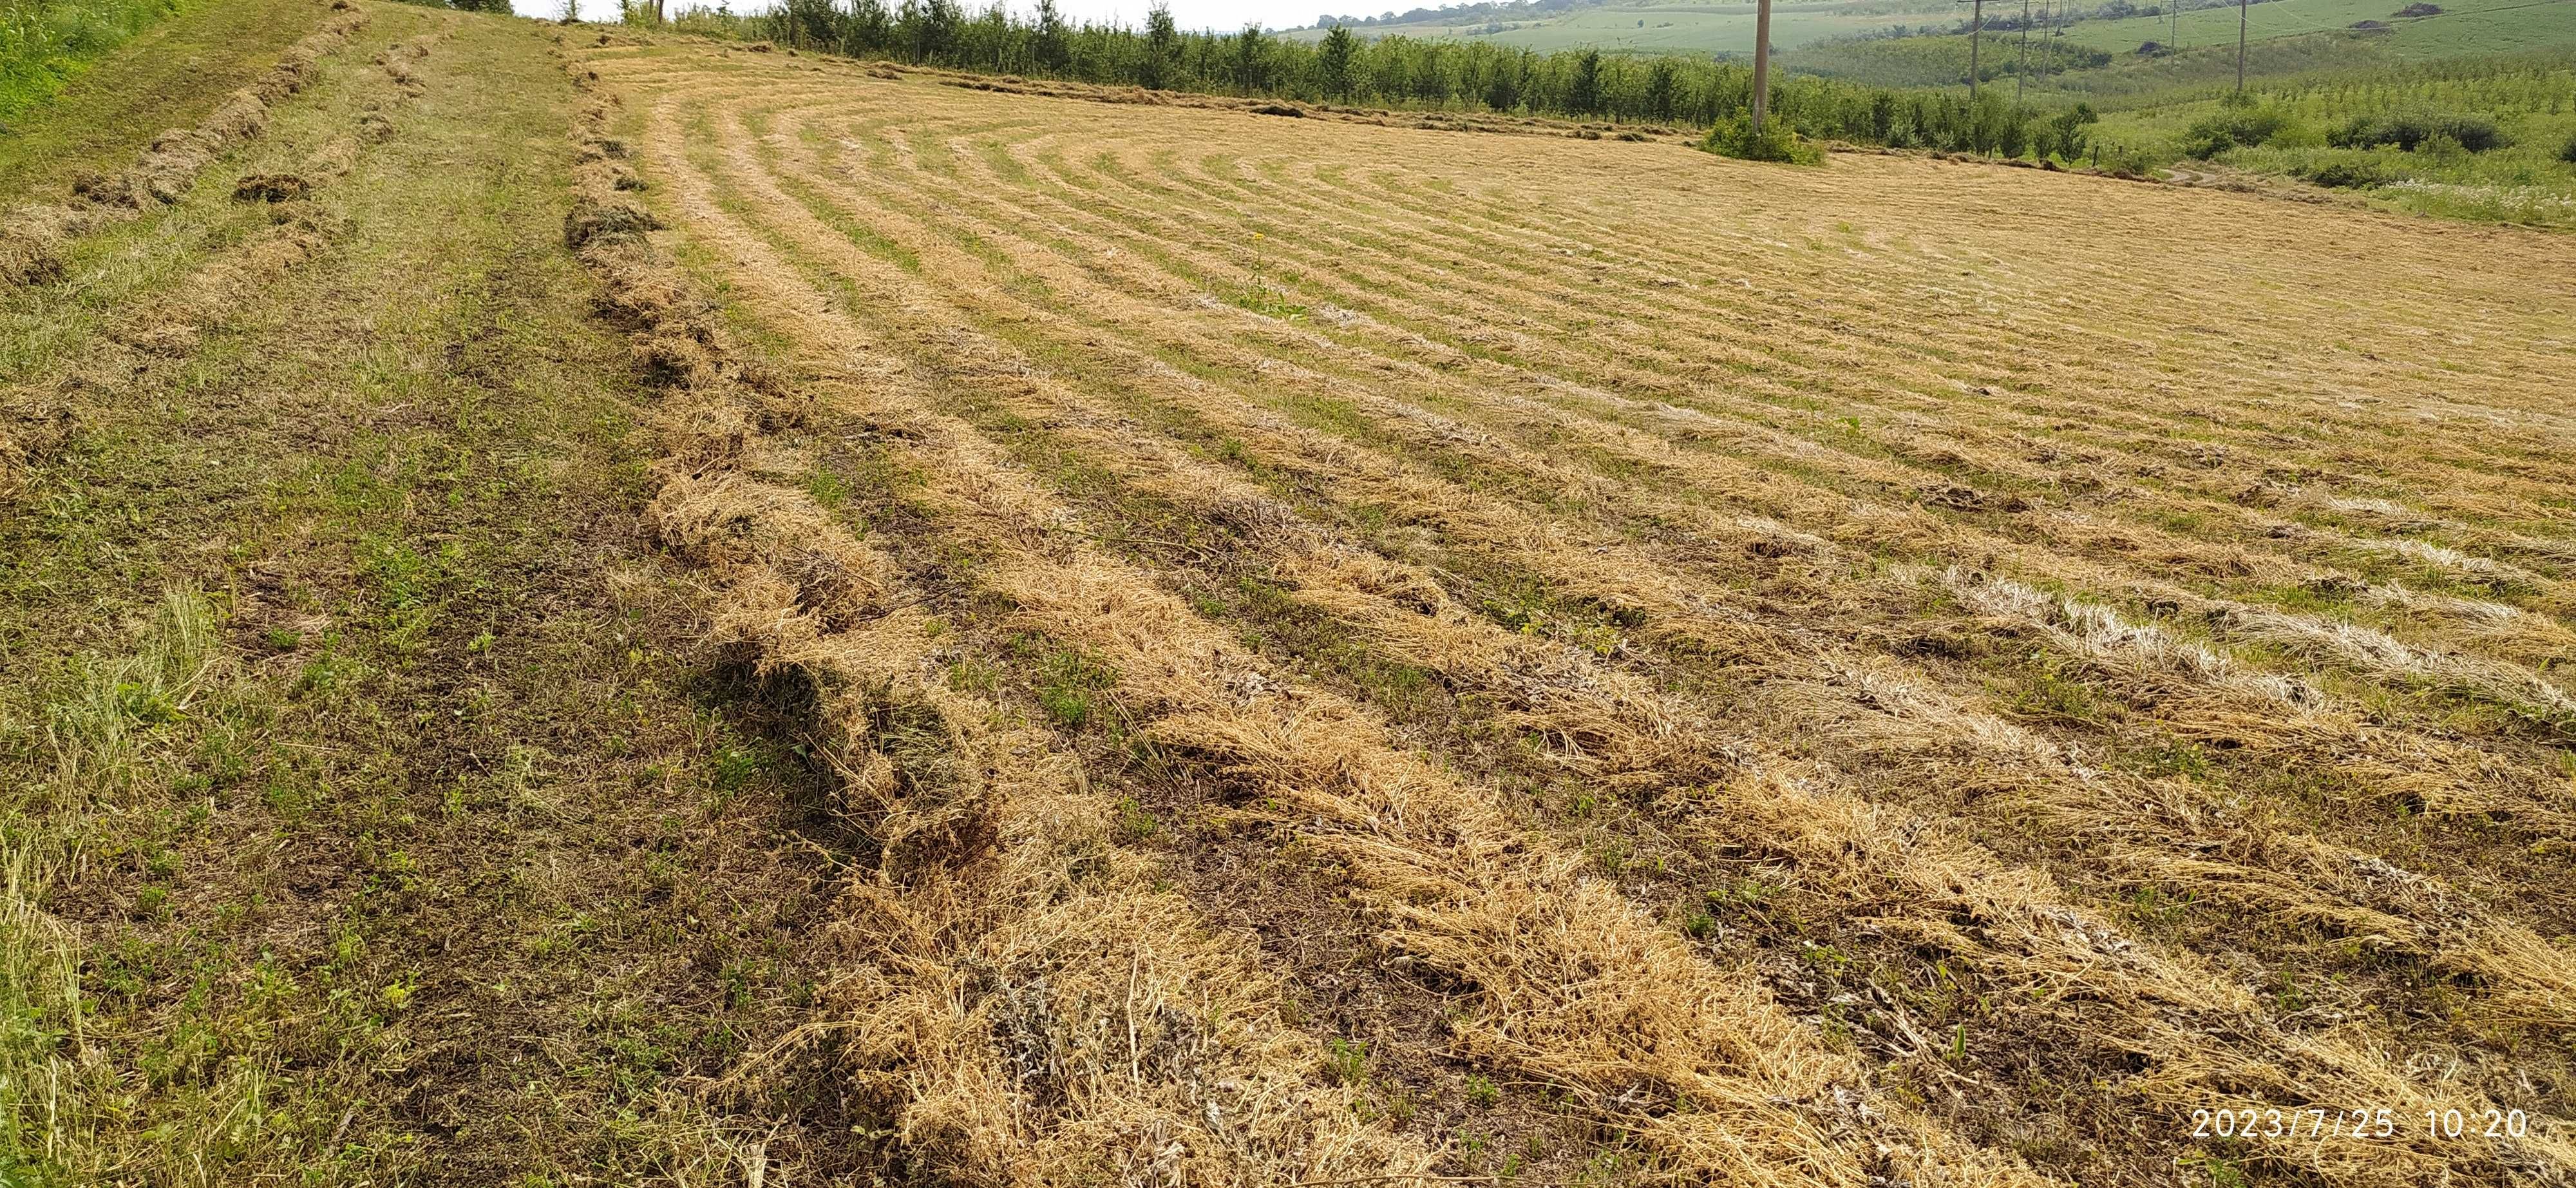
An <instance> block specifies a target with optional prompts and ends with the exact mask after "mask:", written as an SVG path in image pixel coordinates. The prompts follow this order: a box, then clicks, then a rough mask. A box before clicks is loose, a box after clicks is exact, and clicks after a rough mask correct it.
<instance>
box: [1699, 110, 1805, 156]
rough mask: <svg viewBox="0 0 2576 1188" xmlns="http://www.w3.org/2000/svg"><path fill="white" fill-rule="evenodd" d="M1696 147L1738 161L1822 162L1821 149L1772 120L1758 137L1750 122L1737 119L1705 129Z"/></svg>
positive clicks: (1741, 118) (1745, 119)
mask: <svg viewBox="0 0 2576 1188" xmlns="http://www.w3.org/2000/svg"><path fill="white" fill-rule="evenodd" d="M1699 146H1700V147H1701V148H1703V149H1706V150H1708V151H1709V152H1712V153H1716V154H1717V155H1718V156H1721V157H1734V158H1736V159H1737V160H1740V161H1778V162H1781V163H1783V164H1788V165H1815V164H1820V163H1822V162H1823V161H1824V159H1825V152H1824V150H1823V149H1820V148H1817V147H1816V146H1815V145H1814V144H1812V143H1810V142H1808V141H1806V140H1803V139H1800V138H1799V136H1798V134H1797V133H1795V132H1792V131H1790V130H1789V129H1788V128H1787V127H1785V126H1783V125H1782V124H1781V123H1780V121H1778V120H1776V119H1775V120H1772V121H1771V123H1770V126H1768V127H1766V128H1764V129H1762V131H1761V133H1760V134H1759V135H1756V134H1755V133H1754V131H1753V121H1752V120H1750V119H1747V118H1744V117H1740V116H1739V117H1737V118H1736V119H1733V120H1730V121H1728V122H1726V123H1723V124H1719V125H1717V126H1716V127H1714V128H1711V129H1709V130H1708V139H1706V140H1703V141H1701V142H1700V144H1699Z"/></svg>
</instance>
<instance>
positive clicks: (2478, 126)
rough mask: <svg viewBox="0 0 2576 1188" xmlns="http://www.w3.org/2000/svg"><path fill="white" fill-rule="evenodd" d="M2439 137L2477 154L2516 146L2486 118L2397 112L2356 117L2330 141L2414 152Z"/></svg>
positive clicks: (2424, 112)
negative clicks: (2387, 145)
mask: <svg viewBox="0 0 2576 1188" xmlns="http://www.w3.org/2000/svg"><path fill="white" fill-rule="evenodd" d="M2439 138H2448V139H2450V140H2452V141H2455V142H2457V143H2458V144H2459V146H2460V147H2461V148H2463V149H2466V150H2468V151H2469V152H2473V153H2483V152H2485V151H2487V150H2488V149H2497V148H2503V147H2504V146H2506V145H2508V144H2511V143H2513V138H2512V137H2509V136H2507V135H2505V132H2504V129H2502V128H2500V127H2497V126H2496V122H2495V121H2494V120H2492V119H2489V118H2487V117H2486V116H2482V115H2474V114H2468V113H2463V112H2438V111H2396V112H2382V113H2380V114H2378V115H2366V116H2355V117H2353V118H2352V120H2351V121H2350V122H2348V123H2346V124H2344V126H2343V127H2341V128H2337V129H2335V131H2334V134H2333V135H2331V136H2328V137H2327V138H2326V142H2327V143H2329V144H2332V145H2334V146H2335V147H2336V148H2378V147H2379V146H2381V145H2385V144H2393V145H2396V146H2397V147H2399V148H2401V149H2404V150H2406V151H2408V152H2410V153H2411V152H2414V151H2415V150H2416V149H2418V148H2419V147H2422V146H2423V145H2424V144H2425V143H2426V142H2428V141H2433V140H2436V139H2439Z"/></svg>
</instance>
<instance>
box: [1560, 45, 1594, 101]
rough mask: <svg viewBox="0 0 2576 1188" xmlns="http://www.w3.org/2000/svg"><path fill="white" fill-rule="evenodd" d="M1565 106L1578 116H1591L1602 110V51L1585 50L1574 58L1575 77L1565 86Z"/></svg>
mask: <svg viewBox="0 0 2576 1188" xmlns="http://www.w3.org/2000/svg"><path fill="white" fill-rule="evenodd" d="M1565 106H1566V109H1567V110H1569V111H1572V112H1573V113H1574V114H1576V115H1587V116H1588V115H1591V114H1593V113H1594V112H1597V111H1600V110H1601V51H1599V50H1585V51H1583V52H1582V53H1580V54H1576V55H1575V56H1574V77H1573V78H1572V79H1571V80H1569V81H1568V82H1567V83H1566V85H1565Z"/></svg>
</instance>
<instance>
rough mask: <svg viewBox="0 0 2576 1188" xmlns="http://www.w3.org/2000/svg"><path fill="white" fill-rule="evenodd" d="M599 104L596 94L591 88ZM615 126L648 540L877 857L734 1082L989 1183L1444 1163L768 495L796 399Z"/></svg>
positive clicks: (908, 610)
mask: <svg viewBox="0 0 2576 1188" xmlns="http://www.w3.org/2000/svg"><path fill="white" fill-rule="evenodd" d="M572 69H573V70H574V76H575V78H576V80H577V81H581V82H584V83H587V82H589V81H590V80H589V79H588V78H587V77H585V75H586V72H585V71H583V70H582V69H581V68H580V67H578V65H575V66H574V67H572ZM608 118H609V113H608V109H607V107H606V106H604V105H601V104H593V105H592V106H591V107H589V108H588V109H587V110H586V111H585V113H584V115H583V117H582V121H581V124H580V126H579V128H578V129H577V138H578V141H579V143H578V145H577V149H576V151H577V154H578V157H579V159H580V164H579V165H578V166H577V170H578V176H579V178H580V185H579V194H578V197H577V200H576V204H575V207H574V209H573V211H572V212H571V213H570V214H569V215H568V216H567V228H566V235H567V238H568V239H569V240H572V241H575V242H576V244H577V246H578V250H579V252H580V254H581V256H582V258H583V259H584V261H585V262H586V263H587V264H589V265H590V266H591V268H592V269H593V270H594V271H595V272H596V273H597V274H598V276H599V277H600V279H601V281H602V284H603V288H604V296H603V298H602V311H603V313H604V314H605V315H606V316H609V317H611V318H612V319H614V320H616V321H617V322H619V323H620V324H621V325H622V326H624V327H625V328H626V329H628V330H629V331H630V332H631V333H632V334H633V336H634V338H635V341H636V351H637V355H638V360H639V364H640V365H641V366H643V367H644V368H645V369H646V371H647V372H648V373H651V374H654V375H657V376H659V377H661V378H662V379H663V380H664V381H665V382H666V383H667V384H668V385H669V390H668V392H667V394H666V398H665V400H664V401H663V402H662V404H661V406H660V408H659V410H658V415H659V420H660V422H661V426H662V432H663V433H664V435H665V438H666V441H665V444H666V448H667V451H668V453H667V456H666V459H665V461H664V462H663V464H662V467H661V474H662V478H663V486H662V490H661V491H660V493H659V494H658V495H657V497H656V498H655V500H654V503H653V505H652V508H651V515H652V518H653V522H654V525H655V528H656V530H657V532H658V533H659V535H660V536H661V537H662V538H663V539H664V540H665V541H666V542H667V543H669V544H670V545H671V547H672V548H673V549H674V550H675V551H677V552H679V553H680V554H681V555H683V556H684V557H686V558H688V559H689V560H691V561H693V562H695V563H696V564H698V565H699V566H701V567H703V568H704V570H705V571H706V573H707V575H708V580H709V582H710V585H711V591H710V595H709V605H710V608H711V609H710V628H709V638H710V642H711V643H713V644H715V645H717V646H720V647H724V648H728V649H732V650H733V651H734V652H736V653H737V654H739V655H741V656H743V657H744V658H745V659H747V660H748V661H749V662H750V663H751V664H753V665H754V666H755V667H756V668H757V669H758V670H760V671H761V672H762V673H764V674H765V675H767V676H769V677H770V678H771V679H777V680H793V681H798V682H802V683H803V684H805V685H807V686H809V687H810V688H811V690H812V691H813V694H814V696H815V709H814V710H813V715H812V730H813V732H814V740H813V741H814V743H815V744H816V751H817V754H818V756H819V757H820V759H821V761H822V762H824V763H826V764H827V765H828V766H829V768H830V769H831V771H832V772H833V774H834V775H835V776H836V777H837V782H838V785H839V787H840V788H841V792H842V796H843V798H844V804H843V808H844V811H845V812H847V813H848V814H849V815H850V817H851V818H852V819H853V820H855V821H856V822H858V823H860V825H861V826H862V828H864V829H865V830H866V831H867V833H868V834H869V835H870V837H871V838H872V839H873V840H874V842H875V843H876V845H877V847H878V850H879V854H878V858H877V861H876V862H875V863H874V864H873V865H872V867H871V868H869V869H867V870H864V871H862V872H860V873H857V874H854V875H853V877H852V880H851V882H850V884H849V886H848V887H847V888H846V892H845V902H844V908H845V914H844V915H843V916H842V917H841V918H840V920H839V921H838V922H837V923H836V924H835V925H834V927H833V928H832V930H831V936H830V938H829V939H830V942H831V943H833V944H834V945H836V946H837V951H839V952H841V953H843V954H846V961H845V962H844V963H843V964H842V966H841V968H840V969H839V971H838V973H837V975H836V976H835V978H834V979H833V981H832V982H831V983H830V984H828V985H827V986H825V987H824V988H823V989H822V991H821V993H820V995H819V1001H818V1005H817V1008H816V1019H815V1021H814V1022H813V1023H811V1024H810V1025H808V1026H807V1027H806V1028H804V1029H802V1030H800V1032H799V1033H798V1034H797V1035H795V1036H793V1037H791V1039H790V1041H788V1042H786V1043H783V1044H781V1045H780V1046H779V1047H778V1048H776V1049H773V1050H771V1051H769V1052H766V1053H763V1054H761V1055H760V1056H759V1057H758V1058H757V1059H755V1060H753V1061H752V1062H750V1063H749V1064H748V1065H747V1066H746V1067H744V1068H742V1069H741V1070H739V1071H738V1072H737V1073H736V1077H737V1078H738V1079H742V1080H751V1081H756V1080H758V1079H759V1078H761V1077H763V1076H765V1075H768V1073H769V1072H770V1071H771V1070H772V1069H774V1068H775V1067H777V1066H778V1065H779V1064H782V1063H784V1062H789V1061H793V1060H798V1059H808V1058H817V1057H816V1054H818V1053H819V1058H820V1059H822V1060H823V1061H825V1062H826V1063H827V1064H828V1065H829V1066H830V1067H831V1068H832V1069H833V1070H834V1071H835V1072H836V1073H838V1074H839V1075H842V1076H845V1077H847V1078H849V1081H850V1083H851V1086H852V1088H853V1089H854V1090H855V1091H856V1096H857V1097H858V1098H859V1099H860V1100H861V1101H862V1102H864V1103H865V1105H866V1106H867V1108H868V1109H870V1110H871V1111H873V1112H874V1113H875V1114H876V1115H877V1116H878V1117H881V1118H882V1119H884V1121H885V1122H886V1123H887V1124H888V1125H889V1126H890V1129H891V1130H892V1132H893V1137H894V1138H896V1139H897V1141H898V1143H899V1147H898V1150H899V1151H900V1152H901V1156H902V1158H903V1159H904V1161H905V1162H906V1163H908V1164H909V1165H910V1166H912V1167H914V1168H916V1169H917V1170H920V1171H923V1172H926V1173H929V1174H934V1175H939V1176H944V1177H950V1178H954V1179H957V1180H959V1181H962V1182H971V1183H982V1184H1047V1183H1071V1182H1083V1181H1085V1180H1091V1179H1099V1178H1120V1177H1124V1178H1128V1179H1131V1180H1135V1181H1138V1182H1151V1183H1171V1184H1214V1185H1241V1186H1243V1188H1255V1186H1259V1185H1273V1184H1279V1183H1285V1182H1290V1181H1303V1180H1335V1179H1347V1178H1351V1177H1360V1176H1393V1177H1397V1178H1399V1179H1400V1178H1404V1177H1407V1176H1410V1175H1412V1174H1415V1173H1420V1172H1422V1171H1424V1170H1426V1168H1427V1167H1428V1164H1429V1157H1428V1155H1427V1154H1426V1153H1425V1152H1423V1151H1422V1150H1421V1149H1419V1147H1418V1146H1417V1145H1416V1144H1413V1143H1411V1142H1410V1141H1408V1140H1406V1139H1404V1138H1402V1137H1401V1136H1395V1135H1390V1134H1388V1133H1386V1132H1385V1131H1384V1130H1383V1129H1382V1128H1380V1127H1372V1126H1369V1125H1366V1124H1363V1123H1362V1122H1361V1121H1360V1120H1359V1118H1358V1115H1357V1112H1356V1111H1355V1109H1354V1104H1355V1103H1354V1101H1353V1099H1352V1096H1351V1094H1350V1092H1349V1091H1348V1090H1346V1089H1340V1088H1331V1087H1323V1086H1321V1085H1320V1084H1319V1082H1320V1080H1321V1078H1320V1076H1319V1075H1318V1071H1317V1070H1318V1063H1319V1057H1320V1054H1321V1048H1320V1045H1319V1044H1318V1043H1317V1042H1316V1041H1315V1040H1314V1039H1313V1038H1311V1037H1309V1036H1305V1035H1303V1034H1300V1033H1299V1032H1297V1031H1296V1030H1295V1029H1293V1028H1291V1027H1289V1026H1288V1025H1287V1024H1286V1023H1285V1022H1284V1021H1283V1019H1282V1015H1281V1009H1282V1008H1281V1001H1282V1000H1281V996H1280V994H1279V992H1278V989H1277V987H1275V986H1274V985H1272V984H1271V983H1270V982H1268V981H1267V980H1266V978H1265V977H1264V976H1263V974H1262V972H1261V971H1260V969H1259V968H1258V967H1257V966H1256V965H1255V964H1253V963H1251V962H1249V961H1247V960H1246V959H1245V957H1244V954H1243V953H1242V951H1241V948H1240V946H1239V945H1237V944H1235V943H1234V942H1233V941H1231V940H1230V939H1228V938H1225V937H1221V936H1217V935H1213V934H1211V933H1210V932H1209V931H1208V930H1207V929H1206V928H1205V927H1204V926H1203V925H1202V924H1201V923H1200V922H1199V921H1198V920H1196V919H1195V918H1194V917H1193V916H1192V914H1191V913H1190V912H1189V911H1188V909H1187V907H1186V905H1185V902H1184V901H1183V900H1181V899H1180V898H1178V897H1176V896H1172V895H1168V894H1161V893H1158V891H1157V888H1156V882H1157V880H1156V872H1155V871H1154V870H1153V869H1152V866H1151V864H1150V863H1147V862H1145V861H1143V860H1141V859H1139V858H1138V857H1137V856H1136V855H1134V854H1132V853H1129V852H1126V851H1123V850H1121V849H1120V848H1118V847H1116V846H1115V845H1113V844H1111V841H1110V837H1111V828H1112V825H1111V820H1112V816H1111V811H1110V805H1109V804H1108V803H1107V801H1106V799H1105V798H1104V797H1103V796H1101V795H1099V794H1097V793H1095V792H1093V791H1092V790H1091V789H1090V788H1089V787H1088V785H1087V783H1086V782H1085V781H1084V779H1083V777H1082V773H1081V771H1080V769H1079V765H1078V763H1076V762H1075V760H1074V759H1073V758H1072V757H1071V756H1070V755H1069V754H1067V753H1065V752H1063V751H1061V750H1059V749H1058V748H1056V747H1055V746H1054V745H1053V742H1052V740H1050V739H1049V738H1047V737H1046V736H1044V735H1043V734H1041V733H1038V732H1036V731H1032V730H1030V729H1027V728H1025V727H1020V726H1014V725H1011V724H1010V722H1011V721H1012V718H1011V716H1010V715H1007V714H1005V713H1004V712H1002V710H1001V708H1000V707H998V706H996V705H993V704H991V703H989V702H986V701H984V700H982V699H979V698H975V697H971V696H968V695H965V694H962V693H960V692H958V691H957V690H954V689H952V688H950V687H949V686H948V685H947V683H946V682H945V681H944V680H942V679H941V678H940V675H939V674H940V671H941V666H940V664H939V662H938V658H937V655H936V653H935V649H934V648H933V647H932V640H933V638H934V635H935V634H936V633H935V632H934V631H933V630H932V629H931V624H930V623H929V622H928V615H927V612H926V611H924V610H922V609H920V608H919V607H916V606H904V605H900V604H899V599H898V598H897V597H896V595H897V594H898V593H899V592H900V591H901V589H902V588H903V586H902V583H903V582H904V576H903V575H902V574H900V573H898V572H896V569H895V567H894V566H893V565H892V564H891V563H890V562H889V561H888V560H887V559H886V558H885V557H884V555H883V554H881V553H880V552H879V551H877V550H876V549H873V548H871V547H869V546H868V545H867V544H865V543H863V542H861V541H859V540H857V539H855V538H854V537H853V536H852V535H851V533H850V532H849V530H848V529H847V528H846V527H845V526H843V525H842V524H841V523H840V522H838V521H837V520H835V519H834V518H833V517H831V516H829V515H828V514H826V513H824V512H823V511H822V509H821V508H820V507H819V506H817V505H816V504H815V503H814V502H813V501H812V499H811V498H810V497H809V496H807V495H805V494H804V493H802V492H799V491H796V490H793V489H791V488H787V487H782V486H779V485H775V484H772V483H769V482H766V481H763V480H762V479H761V478H759V477H758V476H757V475H755V474H754V473H752V472H751V471H749V470H747V469H746V463H747V460H748V459H750V458H752V457H753V456H755V455H757V454H758V453H759V452H760V451H761V450H762V449H764V448H765V447H766V442H765V440H764V439H765V438H766V437H768V436H770V435H773V434H776V433H779V432H781V431H787V430H792V429H793V428H794V426H795V424H796V422H797V421H798V420H799V418H800V417H801V416H802V415H803V401H801V400H800V399H799V398H798V394H796V393H793V392H788V391H785V390H783V389H784V386H783V385H782V384H781V383H780V382H779V381H777V380H776V379H775V378H773V377H770V376H768V375H766V374H764V373H763V372H761V371H760V370H758V369H756V368H751V367H747V366H745V365H744V364H743V363H742V362H741V361H740V360H739V358H738V357H737V353H736V352H735V351H734V350H733V349H732V348H731V347H730V346H729V344H728V342H727V340H726V337H725V335H724V334H723V332H722V331H721V330H720V329H719V327H718V326H717V325H716V323H715V321H714V320H713V317H712V313H711V311H709V310H707V309H705V308H703V307H702V306H700V305H699V304H698V303H697V302H696V301H695V300H694V299H693V298H692V297H691V296H690V294H689V292H688V288H687V284H686V282H685V281H683V280H682V279H680V278H679V277H678V276H677V275H676V274H674V273H673V272H672V271H670V270H669V269H667V268H665V267H663V266H661V265H659V264H657V263H655V262H654V260H653V257H652V252H651V249H650V248H649V246H647V243H646V241H645V239H644V234H645V232H646V231H647V230H648V229H650V228H652V227H653V226H654V225H655V219H654V218H653V216H652V215H651V213H650V212H648V211H646V210H645V209H644V208H642V207H641V206H639V205H637V204H636V203H635V202H634V200H633V199H631V198H629V197H627V193H628V192H629V191H631V190H632V189H634V188H635V186H636V183H637V180H638V179H637V175H636V174H634V172H633V171H632V170H631V169H630V168H629V167H628V166H627V164H626V163H625V161H626V157H627V152H626V148H625V146H624V144H623V143H622V142H620V141H617V140H616V139H614V138H613V137H610V136H609V135H607V123H608Z"/></svg>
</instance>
